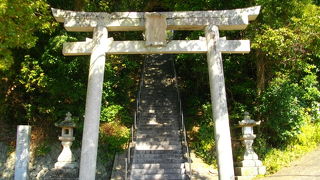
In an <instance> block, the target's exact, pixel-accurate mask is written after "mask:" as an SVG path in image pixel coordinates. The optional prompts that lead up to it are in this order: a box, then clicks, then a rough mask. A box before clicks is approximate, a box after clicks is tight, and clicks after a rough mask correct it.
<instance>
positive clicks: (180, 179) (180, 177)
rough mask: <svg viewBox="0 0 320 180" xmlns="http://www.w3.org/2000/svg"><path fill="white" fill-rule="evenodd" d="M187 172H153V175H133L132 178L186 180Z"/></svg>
mask: <svg viewBox="0 0 320 180" xmlns="http://www.w3.org/2000/svg"><path fill="white" fill-rule="evenodd" d="M187 178H188V177H187V175H185V174H152V175H133V176H131V179H132V180H136V179H137V180H184V179H187Z"/></svg>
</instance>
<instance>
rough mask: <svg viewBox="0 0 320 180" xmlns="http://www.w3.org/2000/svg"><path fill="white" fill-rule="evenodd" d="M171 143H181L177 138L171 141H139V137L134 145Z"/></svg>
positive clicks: (167, 144) (162, 145)
mask: <svg viewBox="0 0 320 180" xmlns="http://www.w3.org/2000/svg"><path fill="white" fill-rule="evenodd" d="M171 145H177V146H178V145H181V141H178V140H173V141H152V140H150V141H148V140H147V141H141V139H137V140H136V146H152V147H154V146H161V147H165V146H171Z"/></svg>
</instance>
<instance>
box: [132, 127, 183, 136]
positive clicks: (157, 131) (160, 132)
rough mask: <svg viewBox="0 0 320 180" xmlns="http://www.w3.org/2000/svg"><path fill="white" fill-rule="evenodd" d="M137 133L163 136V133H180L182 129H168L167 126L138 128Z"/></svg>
mask: <svg viewBox="0 0 320 180" xmlns="http://www.w3.org/2000/svg"><path fill="white" fill-rule="evenodd" d="M136 134H137V135H143V134H145V135H148V134H153V135H155V136H162V135H179V134H180V130H179V129H166V128H160V129H139V128H138V129H137V132H136Z"/></svg>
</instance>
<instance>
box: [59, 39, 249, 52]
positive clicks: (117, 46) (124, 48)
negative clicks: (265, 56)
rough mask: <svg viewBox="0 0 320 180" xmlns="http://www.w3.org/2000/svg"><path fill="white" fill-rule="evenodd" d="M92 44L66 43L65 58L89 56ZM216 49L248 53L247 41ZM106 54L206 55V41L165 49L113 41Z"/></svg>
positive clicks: (222, 42)
mask: <svg viewBox="0 0 320 180" xmlns="http://www.w3.org/2000/svg"><path fill="white" fill-rule="evenodd" d="M93 46H94V44H93V43H92V41H90V40H87V41H85V42H68V43H64V45H63V54H64V55H65V56H76V55H77V56H79V55H90V54H91V53H92V49H93ZM217 49H218V51H219V52H221V53H230V54H234V53H249V52H250V41H249V40H219V42H218V43H217ZM105 50H106V51H107V52H108V54H179V53H186V54H190V53H206V52H207V51H208V48H207V43H206V40H203V39H202V40H173V41H170V42H168V43H167V45H166V46H165V47H146V46H145V42H144V41H113V42H112V44H111V46H110V47H109V49H108V47H106V49H105Z"/></svg>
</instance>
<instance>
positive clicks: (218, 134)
mask: <svg viewBox="0 0 320 180" xmlns="http://www.w3.org/2000/svg"><path fill="white" fill-rule="evenodd" d="M205 33H206V39H207V46H208V52H207V62H208V70H209V83H210V94H211V103H212V113H213V120H214V123H215V140H216V141H215V143H216V146H217V148H216V150H217V156H218V169H219V178H220V179H234V171H233V158H232V148H231V135H230V126H229V115H228V108H227V97H226V90H225V81H224V73H223V64H222V56H221V52H219V51H218V49H217V48H216V44H217V43H218V41H219V39H220V37H219V29H218V27H216V26H208V27H207V28H206V32H205Z"/></svg>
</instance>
